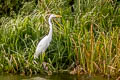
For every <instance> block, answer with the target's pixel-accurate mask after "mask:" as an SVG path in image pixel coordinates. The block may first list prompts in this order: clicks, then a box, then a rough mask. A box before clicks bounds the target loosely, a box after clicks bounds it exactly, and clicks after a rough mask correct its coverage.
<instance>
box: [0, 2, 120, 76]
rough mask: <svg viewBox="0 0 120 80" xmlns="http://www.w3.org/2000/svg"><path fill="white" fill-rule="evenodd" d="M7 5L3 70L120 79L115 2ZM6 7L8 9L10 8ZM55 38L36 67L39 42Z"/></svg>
mask: <svg viewBox="0 0 120 80" xmlns="http://www.w3.org/2000/svg"><path fill="white" fill-rule="evenodd" d="M69 1H70V0H66V1H65V0H39V1H38V2H37V3H36V1H35V0H31V1H28V0H16V1H14V2H13V1H12V0H4V1H2V0H1V1H0V9H1V10H0V11H1V12H0V14H2V15H1V16H0V17H1V18H0V37H1V38H0V70H1V71H6V72H12V73H22V74H35V73H42V72H46V73H49V72H59V71H64V70H67V71H69V72H70V71H71V70H73V69H76V70H77V71H78V72H77V73H78V74H80V73H82V72H84V73H89V74H91V73H102V74H104V75H111V76H118V75H119V71H120V54H119V53H120V50H119V49H120V28H119V27H120V22H119V21H120V4H119V2H117V1H109V0H75V2H74V5H73V7H74V12H72V11H71V6H70V5H69ZM4 4H5V5H4ZM48 13H54V14H60V15H61V16H62V18H60V19H55V20H53V39H52V42H51V44H50V46H49V48H48V49H47V51H46V56H45V58H44V61H46V62H48V64H47V66H48V70H44V68H43V67H42V64H41V63H42V60H41V59H40V58H39V59H38V60H37V62H38V64H37V65H36V64H34V63H33V54H34V52H35V48H36V45H37V43H38V42H39V41H40V39H42V38H43V37H44V35H46V34H47V33H48V31H49V28H48V16H47V14H48Z"/></svg>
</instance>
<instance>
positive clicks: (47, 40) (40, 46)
mask: <svg viewBox="0 0 120 80" xmlns="http://www.w3.org/2000/svg"><path fill="white" fill-rule="evenodd" d="M53 17H61V16H60V15H55V14H51V15H50V17H49V19H48V22H49V25H50V26H49V27H50V31H49V34H48V35H46V36H45V37H44V38H43V39H42V40H41V41H40V42H39V43H38V45H37V48H36V51H35V54H34V59H35V58H38V56H39V55H40V54H42V53H44V52H45V50H46V49H47V48H48V46H49V44H50V42H51V40H52V23H51V19H52V18H53Z"/></svg>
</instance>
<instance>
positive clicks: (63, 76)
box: [0, 73, 113, 80]
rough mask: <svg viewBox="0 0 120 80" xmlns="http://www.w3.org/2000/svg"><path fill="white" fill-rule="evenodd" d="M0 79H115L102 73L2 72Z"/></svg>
mask: <svg viewBox="0 0 120 80" xmlns="http://www.w3.org/2000/svg"><path fill="white" fill-rule="evenodd" d="M0 80H113V79H108V78H105V77H103V76H101V75H99V76H90V75H81V76H79V77H78V76H77V75H69V74H64V73H62V74H54V75H51V76H48V75H35V76H32V77H29V76H21V75H14V74H0Z"/></svg>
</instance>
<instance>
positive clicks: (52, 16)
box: [50, 14, 62, 18]
mask: <svg viewBox="0 0 120 80" xmlns="http://www.w3.org/2000/svg"><path fill="white" fill-rule="evenodd" d="M50 17H51V18H54V17H62V16H60V15H56V14H51V15H50Z"/></svg>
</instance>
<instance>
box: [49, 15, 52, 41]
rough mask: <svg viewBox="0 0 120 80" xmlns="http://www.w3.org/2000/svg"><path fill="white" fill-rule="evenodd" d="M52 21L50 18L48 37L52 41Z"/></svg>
mask: <svg viewBox="0 0 120 80" xmlns="http://www.w3.org/2000/svg"><path fill="white" fill-rule="evenodd" d="M51 19H52V17H50V18H49V20H48V22H49V27H50V30H49V34H48V37H49V38H50V39H52V23H51Z"/></svg>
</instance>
